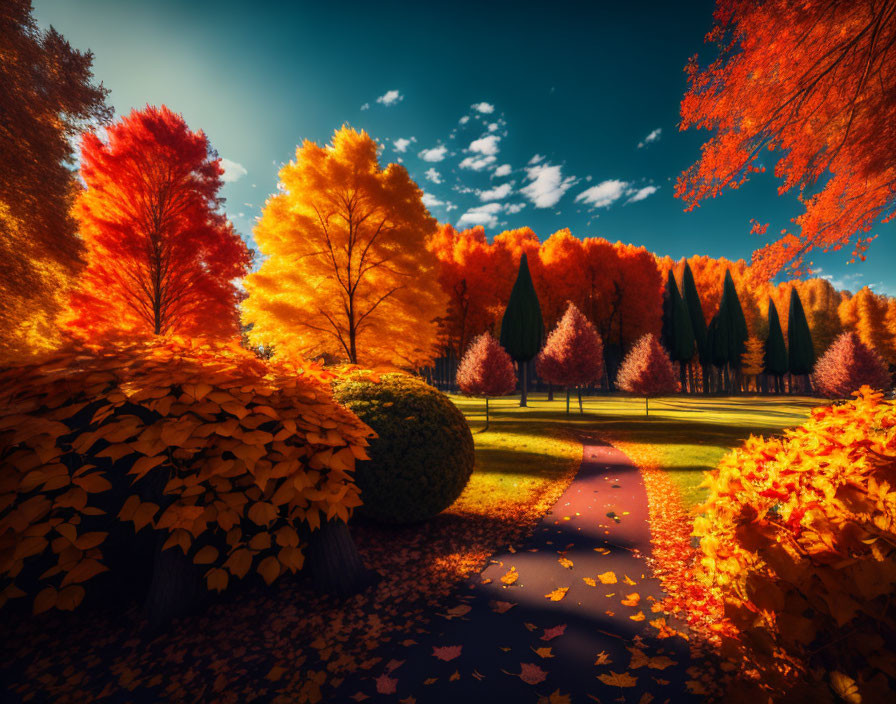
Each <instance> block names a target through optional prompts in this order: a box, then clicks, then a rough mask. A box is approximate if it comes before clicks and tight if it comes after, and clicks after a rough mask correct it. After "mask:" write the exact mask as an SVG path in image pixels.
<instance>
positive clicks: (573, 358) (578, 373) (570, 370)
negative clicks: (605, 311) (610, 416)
mask: <svg viewBox="0 0 896 704" xmlns="http://www.w3.org/2000/svg"><path fill="white" fill-rule="evenodd" d="M536 368H537V371H538V376H539V377H541V378H542V379H544V380H545V381H548V382H550V383H551V384H557V385H558V386H565V387H566V413H567V415H569V392H570V389H571V388H573V387H578V389H579V412H580V413H583V412H584V409H583V407H582V388H581V387H582V386H584V385H587V384H591V383H593V382H595V381H597V380H598V379H600V377H601V375H602V374H603V371H604V350H603V344H602V343H601V340H600V336H599V335H598V334H597V331H596V330H595V329H594V325H592V324H591V322H590V321H589V320H588V319H587V318H586V317H585V316H584V315H582V313H581V312H580V311H579V309H578V308H576V306H575V304H574V303H570V304H569V306H568V307H567V309H566V313H564V314H563V318H561V319H560V322H559V323H557V327H556V328H554V330H553V331H552V332H551V334H550V335H548V339H547V342H545V345H544V347H543V348H542V350H541V352H539V353H538V358H537V360H536Z"/></svg>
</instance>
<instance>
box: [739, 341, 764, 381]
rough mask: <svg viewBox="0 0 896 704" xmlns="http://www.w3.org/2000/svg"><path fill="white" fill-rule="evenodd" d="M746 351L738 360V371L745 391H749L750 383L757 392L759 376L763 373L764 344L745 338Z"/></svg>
mask: <svg viewBox="0 0 896 704" xmlns="http://www.w3.org/2000/svg"><path fill="white" fill-rule="evenodd" d="M746 347H747V348H746V350H745V351H744V353H743V354H742V355H741V358H740V371H741V374H743V375H744V379H745V386H746V388H745V391H749V390H750V381H751V380H752V381H753V384H754V386H755V388H756V391H759V375H760V374H762V372H763V371H765V359H764V357H765V342H764V341H763V340H760V339H759V338H756V337H749V338H747V344H746Z"/></svg>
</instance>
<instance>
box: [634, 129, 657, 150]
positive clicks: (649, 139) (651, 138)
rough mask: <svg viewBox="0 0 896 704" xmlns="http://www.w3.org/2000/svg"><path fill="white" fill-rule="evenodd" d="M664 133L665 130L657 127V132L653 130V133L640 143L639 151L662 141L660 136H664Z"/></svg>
mask: <svg viewBox="0 0 896 704" xmlns="http://www.w3.org/2000/svg"><path fill="white" fill-rule="evenodd" d="M662 132H663V128H662V127H657V128H656V129H655V130H653V132H651V133H650V134H649V135H647V136H646V137H645V138H644V139H643V140H642V141H640V142H638V149H642V148H644V147H646V146H647V145H648V144H650V143H651V142H658V141H660V134H662Z"/></svg>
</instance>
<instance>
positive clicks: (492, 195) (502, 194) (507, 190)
mask: <svg viewBox="0 0 896 704" xmlns="http://www.w3.org/2000/svg"><path fill="white" fill-rule="evenodd" d="M511 193H513V187H512V186H511V185H510V184H509V183H502V184H501V185H500V186H497V187H495V188H492V189H490V190H487V191H476V195H478V196H479V200H501V199H502V198H506V197H507V196H509V195H510V194H511Z"/></svg>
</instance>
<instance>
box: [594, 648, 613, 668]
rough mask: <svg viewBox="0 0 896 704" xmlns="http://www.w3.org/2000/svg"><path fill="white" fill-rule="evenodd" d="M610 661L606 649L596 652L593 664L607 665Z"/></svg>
mask: <svg viewBox="0 0 896 704" xmlns="http://www.w3.org/2000/svg"><path fill="white" fill-rule="evenodd" d="M610 662H611V660H610V654H609V653H608V652H607V651H606V650H601V651H600V652H599V653H598V654H597V660H595V661H594V664H595V665H609V664H610Z"/></svg>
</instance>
